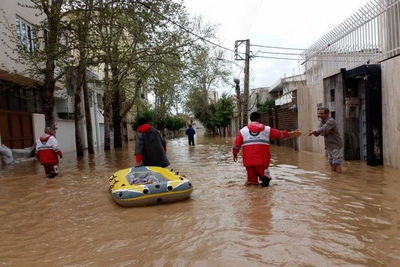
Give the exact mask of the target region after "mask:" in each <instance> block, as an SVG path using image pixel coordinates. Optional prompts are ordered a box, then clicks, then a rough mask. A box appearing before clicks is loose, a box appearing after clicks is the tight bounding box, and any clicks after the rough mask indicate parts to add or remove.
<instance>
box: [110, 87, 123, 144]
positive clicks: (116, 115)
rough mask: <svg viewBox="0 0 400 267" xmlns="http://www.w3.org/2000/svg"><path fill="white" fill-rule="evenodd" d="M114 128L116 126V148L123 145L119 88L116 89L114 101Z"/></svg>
mask: <svg viewBox="0 0 400 267" xmlns="http://www.w3.org/2000/svg"><path fill="white" fill-rule="evenodd" d="M112 115H113V119H112V122H113V128H114V148H117V147H122V136H121V122H122V117H121V103H120V93H119V90H115V92H114V97H113V102H112Z"/></svg>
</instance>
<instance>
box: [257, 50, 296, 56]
mask: <svg viewBox="0 0 400 267" xmlns="http://www.w3.org/2000/svg"><path fill="white" fill-rule="evenodd" d="M255 53H256V54H257V53H261V54H272V55H275V54H276V55H289V56H303V54H298V53H282V52H272V51H261V50H258V51H257V52H255Z"/></svg>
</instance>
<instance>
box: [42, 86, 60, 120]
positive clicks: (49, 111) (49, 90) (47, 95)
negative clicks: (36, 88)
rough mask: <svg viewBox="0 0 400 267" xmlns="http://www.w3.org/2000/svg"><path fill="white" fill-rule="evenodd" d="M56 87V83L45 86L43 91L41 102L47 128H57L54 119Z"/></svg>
mask: <svg viewBox="0 0 400 267" xmlns="http://www.w3.org/2000/svg"><path fill="white" fill-rule="evenodd" d="M54 87H55V83H53V84H48V85H47V86H44V87H43V88H42V90H41V100H42V104H43V111H44V117H45V125H46V127H55V124H56V123H55V117H54Z"/></svg>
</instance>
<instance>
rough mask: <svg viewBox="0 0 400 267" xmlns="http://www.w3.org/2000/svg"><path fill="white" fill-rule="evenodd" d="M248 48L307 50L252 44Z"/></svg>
mask: <svg viewBox="0 0 400 267" xmlns="http://www.w3.org/2000/svg"><path fill="white" fill-rule="evenodd" d="M250 46H255V47H265V48H274V49H284V50H302V51H306V50H307V49H304V48H293V47H282V46H270V45H255V44H252V45H250Z"/></svg>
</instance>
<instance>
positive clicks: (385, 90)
mask: <svg viewBox="0 0 400 267" xmlns="http://www.w3.org/2000/svg"><path fill="white" fill-rule="evenodd" d="M381 68H382V128H383V129H382V130H383V132H382V135H383V136H382V137H383V160H384V164H385V165H391V166H393V167H396V168H400V150H399V144H400V104H399V103H400V75H399V73H400V56H397V57H394V58H392V59H388V60H386V61H384V62H382V63H381Z"/></svg>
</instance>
